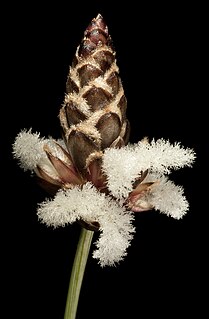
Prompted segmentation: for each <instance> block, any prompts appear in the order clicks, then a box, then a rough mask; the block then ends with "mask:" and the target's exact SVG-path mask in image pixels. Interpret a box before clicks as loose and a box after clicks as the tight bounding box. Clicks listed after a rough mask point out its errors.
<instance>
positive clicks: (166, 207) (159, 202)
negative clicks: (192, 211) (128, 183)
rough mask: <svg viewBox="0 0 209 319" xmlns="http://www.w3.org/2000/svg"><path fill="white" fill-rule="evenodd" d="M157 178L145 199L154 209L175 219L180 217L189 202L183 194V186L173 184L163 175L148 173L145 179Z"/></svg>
mask: <svg viewBox="0 0 209 319" xmlns="http://www.w3.org/2000/svg"><path fill="white" fill-rule="evenodd" d="M151 180H157V181H158V182H159V183H157V184H156V185H155V186H154V187H153V188H152V191H151V192H149V193H148V194H147V195H146V200H147V202H148V203H149V204H151V205H152V206H153V207H154V209H156V210H159V211H160V212H161V213H164V214H166V215H168V216H171V217H173V218H175V219H180V218H182V217H183V216H184V215H185V214H186V213H187V211H188V209H189V204H188V202H187V200H186V198H185V196H184V195H183V191H184V190H183V187H181V186H177V185H175V184H174V183H173V182H172V181H170V180H168V178H167V177H165V176H160V175H156V174H150V175H149V176H148V179H146V180H145V181H146V182H147V181H151Z"/></svg>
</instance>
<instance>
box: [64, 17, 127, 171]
mask: <svg viewBox="0 0 209 319" xmlns="http://www.w3.org/2000/svg"><path fill="white" fill-rule="evenodd" d="M126 107H127V101H126V97H125V95H124V90H123V86H122V83H121V79H120V77H119V69H118V66H117V64H116V58H115V51H114V48H113V45H112V40H111V37H110V35H109V33H108V27H107V25H106V24H105V22H104V20H103V17H102V16H101V15H100V14H98V15H97V17H96V18H94V19H93V20H92V21H91V23H90V24H89V26H88V27H87V29H86V30H85V32H84V37H83V39H82V41H81V44H80V45H79V46H78V48H77V50H76V53H75V56H74V60H73V63H72V65H71V67H70V69H69V74H68V78H67V83H66V96H65V100H64V103H63V105H62V107H61V110H60V113H59V119H60V123H61V127H62V129H63V137H64V140H65V143H66V146H67V149H68V151H69V153H70V155H71V158H72V160H73V162H74V164H75V165H76V167H77V168H78V170H79V171H80V172H81V173H82V174H84V175H85V174H86V172H87V168H88V167H90V165H91V164H92V162H94V161H97V162H98V161H99V160H100V159H101V157H102V153H103V150H104V149H105V148H107V147H121V146H123V145H126V144H127V143H128V139H129V131H130V125H129V122H128V120H127V119H126Z"/></svg>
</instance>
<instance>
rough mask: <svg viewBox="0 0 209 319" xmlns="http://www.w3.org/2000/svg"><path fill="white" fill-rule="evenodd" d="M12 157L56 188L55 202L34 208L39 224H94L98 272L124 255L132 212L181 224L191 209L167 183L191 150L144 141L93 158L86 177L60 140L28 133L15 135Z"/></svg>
mask: <svg viewBox="0 0 209 319" xmlns="http://www.w3.org/2000/svg"><path fill="white" fill-rule="evenodd" d="M13 154H14V157H15V158H16V159H17V160H18V161H19V163H20V166H21V167H22V168H23V169H24V170H30V171H34V172H35V173H36V174H37V175H38V176H39V177H40V178H41V179H42V180H44V181H45V182H47V183H48V184H50V185H52V184H53V185H54V186H56V187H55V191H54V193H53V195H55V196H54V198H52V199H47V200H46V201H44V202H43V203H41V204H39V206H38V210H37V214H38V219H39V220H40V221H41V222H43V223H45V224H46V225H47V226H52V227H54V228H56V227H60V226H65V225H67V224H72V223H73V222H76V221H80V222H81V224H82V225H84V224H85V227H87V226H88V227H89V225H91V226H92V225H96V226H95V227H96V229H98V230H99V232H100V236H99V237H98V239H97V240H96V242H95V246H96V249H95V250H94V252H93V258H96V259H98V262H99V264H100V265H101V266H102V267H103V266H106V265H109V266H112V265H115V264H116V263H118V262H119V261H121V260H122V259H123V258H124V256H126V254H127V248H128V247H129V245H130V242H131V240H132V238H133V234H134V232H135V228H134V226H133V224H132V222H133V220H134V216H135V214H134V213H136V212H140V211H146V210H151V209H155V210H156V211H159V212H160V213H164V214H166V215H167V216H171V217H173V218H175V219H180V218H182V217H183V216H184V215H185V214H186V213H187V212H188V209H189V203H188V202H187V200H186V198H185V196H184V194H183V187H182V186H176V185H175V184H174V183H173V182H172V181H170V180H169V179H168V175H169V173H170V172H171V170H177V169H180V168H182V167H184V166H191V165H192V164H193V162H194V160H195V153H194V151H193V150H192V149H189V148H183V147H182V146H180V144H179V143H175V144H173V145H172V144H171V143H170V142H169V141H165V140H164V139H159V140H157V141H155V140H154V139H153V140H152V141H151V142H150V143H149V142H148V141H147V140H145V139H144V140H142V141H140V142H138V143H136V144H133V145H131V144H128V145H127V146H124V147H121V148H108V149H105V151H104V152H103V153H102V152H99V153H98V152H96V153H92V154H91V156H90V157H89V159H88V160H89V163H88V161H87V163H88V164H89V166H88V168H87V171H86V174H84V175H82V174H81V173H80V172H79V171H78V169H77V168H76V166H75V165H76V163H75V165H74V164H73V163H72V161H71V157H70V155H69V153H68V151H67V149H66V147H65V145H64V143H63V141H62V140H59V143H58V141H54V140H53V139H52V138H49V139H44V138H40V136H39V134H38V133H31V130H29V131H28V132H27V131H26V130H23V131H22V132H20V133H19V134H18V136H17V137H16V139H15V142H14V144H13ZM73 165H74V166H73ZM48 184H47V185H48ZM53 190H54V189H53ZM83 223H84V224H83ZM88 227H87V228H88ZM88 229H91V228H88Z"/></svg>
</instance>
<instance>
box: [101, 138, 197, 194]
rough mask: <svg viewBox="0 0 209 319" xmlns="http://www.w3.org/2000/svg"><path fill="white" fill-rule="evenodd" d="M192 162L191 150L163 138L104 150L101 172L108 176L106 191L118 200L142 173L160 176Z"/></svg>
mask: <svg viewBox="0 0 209 319" xmlns="http://www.w3.org/2000/svg"><path fill="white" fill-rule="evenodd" d="M194 159H195V153H194V151H193V150H192V149H189V148H187V149H185V148H183V147H181V146H180V144H179V143H176V144H174V145H172V144H170V142H168V141H165V140H163V139H159V140H157V141H154V139H153V140H152V141H151V143H148V142H145V141H144V140H142V141H140V142H138V143H137V144H134V145H127V146H125V147H123V148H118V149H113V148H109V149H106V150H105V152H104V157H103V170H104V173H105V174H106V175H107V179H108V188H109V189H110V191H111V193H112V194H113V196H115V197H116V198H118V199H121V198H126V197H127V196H128V193H129V192H130V191H131V190H132V185H133V182H134V181H135V180H136V178H138V177H139V176H140V173H141V172H142V171H145V170H147V169H148V170H149V171H151V172H157V173H161V174H168V173H170V171H171V169H179V168H182V167H183V166H191V165H192V163H193V162H194Z"/></svg>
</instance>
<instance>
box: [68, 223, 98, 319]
mask: <svg viewBox="0 0 209 319" xmlns="http://www.w3.org/2000/svg"><path fill="white" fill-rule="evenodd" d="M93 234H94V232H93V231H91V230H87V229H86V228H83V227H82V228H81V233H80V237H79V241H78V245H77V250H76V254H75V258H74V262H73V267H72V271H71V277H70V283H69V289H68V295H67V300H66V306H65V315H64V319H75V318H76V312H77V307H78V300H79V295H80V290H81V285H82V281H83V276H84V272H85V268H86V263H87V259H88V255H89V250H90V247H91V242H92V238H93Z"/></svg>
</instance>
